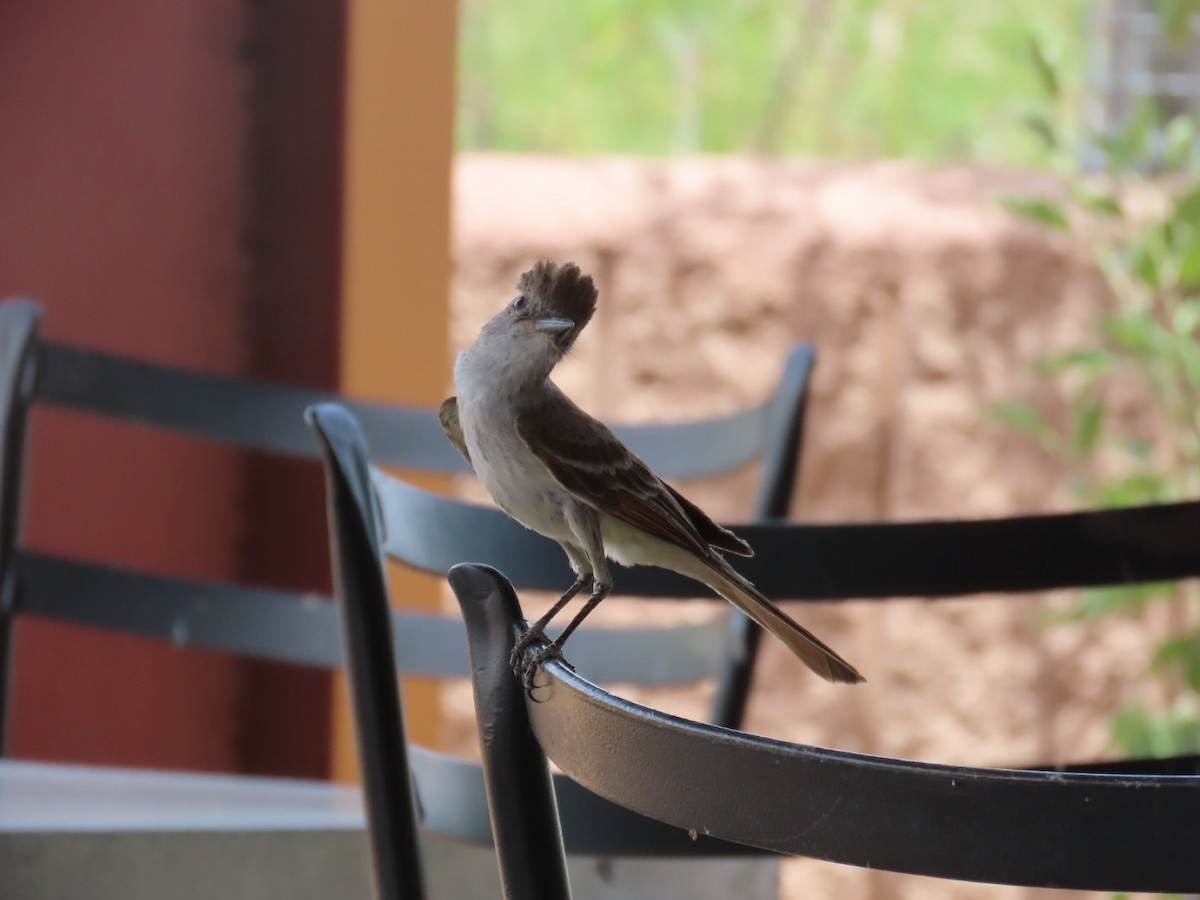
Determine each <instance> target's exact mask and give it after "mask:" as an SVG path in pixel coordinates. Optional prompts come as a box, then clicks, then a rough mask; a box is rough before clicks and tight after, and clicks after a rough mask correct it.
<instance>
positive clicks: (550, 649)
mask: <svg viewBox="0 0 1200 900" xmlns="http://www.w3.org/2000/svg"><path fill="white" fill-rule="evenodd" d="M610 590H612V585H609V584H604V583H603V582H601V581H599V580H596V579H593V580H592V594H591V596H590V597H588V599H587V603H585V604H583V609H581V610H580V611H579V612H578V614H576V616H575V618H573V619H572V620H571V621H570V622H569V623H568V624H567V627H566V628H564V629H563V630H562V634H560V635H559V636H558V637H556V638H555V639H554V640H553V641H551V642H550V643H549V644H547V645H546V646H544V647H540V648H538V649H537V650H535V651H533V652H532V653H530V654H529V655H528V656H527V657H526V658H525V660H524V669H523V671H521V672H520V675H521V683H522V684H523V685H524V686H525V690H526V691H527V692H529V691H532V690H533V688H534V684H533V676H534V675H535V674H536V673H537V670H538V669H539V668H540V667H541V666H542V664H543V663H545V662H546V661H547V660H550V659H560V658H561V657H562V648H563V644H565V643H566V642H567V638H569V637H570V636H571V632H572V631H574V630H575V629H576V628H578V627H579V626H580V624H581V623H582V622H583V620H584V619H586V618H587V617H588V614H589V613H590V612H591V611H592V610H593V609H595V608H596V606H597V605H599V603H600V601H601V600H603V599H604V598H605V597H607V596H608V592H609V591H610ZM563 662H564V663H565V664H566V665H568V666H569V665H570V663H568V662H566V660H563Z"/></svg>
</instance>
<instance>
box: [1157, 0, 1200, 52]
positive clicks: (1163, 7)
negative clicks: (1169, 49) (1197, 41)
mask: <svg viewBox="0 0 1200 900" xmlns="http://www.w3.org/2000/svg"><path fill="white" fill-rule="evenodd" d="M1195 7H1196V3H1195V0H1158V24H1159V27H1161V28H1162V33H1163V34H1164V35H1166V36H1167V39H1168V40H1170V42H1171V43H1173V44H1175V45H1179V44H1182V43H1183V42H1184V41H1186V40H1187V39H1188V37H1190V36H1191V33H1192V31H1191V28H1190V24H1191V23H1190V22H1189V18H1190V17H1191V14H1192V13H1193V12H1194V11H1195Z"/></svg>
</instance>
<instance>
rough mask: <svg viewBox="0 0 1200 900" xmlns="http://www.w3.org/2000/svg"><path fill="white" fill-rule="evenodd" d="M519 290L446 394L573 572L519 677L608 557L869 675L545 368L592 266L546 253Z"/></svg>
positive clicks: (490, 484)
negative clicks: (809, 625)
mask: <svg viewBox="0 0 1200 900" xmlns="http://www.w3.org/2000/svg"><path fill="white" fill-rule="evenodd" d="M517 290H518V291H519V292H520V293H518V295H517V297H516V298H515V299H514V300H512V302H510V303H509V304H508V306H506V307H505V308H504V310H503V311H502V312H500V313H498V314H497V315H496V316H495V317H494V318H493V319H492V320H491V321H490V322H488V323H487V324H486V325H484V326H483V328H482V329H481V330H480V332H479V337H478V338H476V339H475V343H474V344H472V345H471V346H470V347H469V348H468V349H467V350H465V351H463V352H462V353H460V354H459V356H458V362H457V363H456V364H455V366H454V383H455V386H456V387H457V389H458V396H457V397H451V398H450V399H448V400H446V401H445V402H444V403H443V404H442V408H441V412H440V417H441V421H442V425H443V427H444V428H445V429H446V434H447V435H448V436H449V438H450V440H451V441H452V442H453V443H454V445H455V446H456V447H457V448H458V449H459V450H460V451H461V452H462V454H463V455H464V456H465V457H466V458H467V461H468V462H470V463H471V465H472V467H473V468H474V469H475V474H476V475H477V476H478V477H479V480H480V481H481V482H482V483H483V486H484V487H485V488H487V490H488V492H489V493H490V494H491V495H492V498H493V499H494V500H495V501H496V503H497V504H499V506H500V508H501V509H503V510H504V511H505V512H506V513H508V514H509V515H510V516H512V517H513V518H514V519H516V520H517V521H518V522H520V523H521V524H522V525H524V526H525V527H527V528H530V529H532V530H533V531H536V532H538V533H539V534H543V535H545V536H546V537H549V538H552V539H553V540H555V541H557V542H558V543H559V544H560V545H561V546H562V548H563V550H565V551H566V554H567V557H568V558H569V560H570V563H571V568H572V569H574V570H575V574H576V576H577V577H576V579H575V583H574V584H572V585H571V587H570V588H569V589H568V590H567V592H566V593H565V594H563V595H562V597H561V598H560V599H559V600H558V602H557V603H555V604H554V605H553V607H551V609H550V610H549V612H547V613H546V614H545V615H544V616H542V618H540V619H539V620H538V621H537V622H535V623H534V624H533V626H532V628H530V630H529V631H528V632H526V634H525V635H524V637H523V638H522V639H521V640H520V641H519V642H518V644H517V646H516V647H515V648H514V650H513V668H514V669H515V670H517V671H519V672H521V673H522V675H523V678H524V682H525V686H526V687H527V688H529V687H531V686H532V683H533V681H532V679H533V675H534V673H535V671H536V669H537V667H538V666H540V665H541V664H542V663H543V662H544V661H545V660H546V659H549V658H551V657H555V656H560V655H561V650H562V645H563V644H564V642H565V641H566V639H567V638H568V637H569V636H570V634H571V632H572V631H574V630H575V629H576V628H577V627H578V626H579V623H580V622H582V621H583V619H584V618H585V617H586V616H587V615H588V613H590V612H591V611H592V609H594V608H595V606H596V604H598V603H599V602H600V601H601V600H602V599H604V597H605V596H606V595H607V594H608V592H609V590H610V588H611V587H612V577H611V575H610V574H609V569H608V560H609V559H612V560H614V561H616V562H618V563H620V564H622V565H627V566H633V565H650V566H661V567H662V568H666V569H671V570H673V571H675V572H679V573H680V574H683V575H687V576H688V577H690V578H694V579H696V580H697V581H699V582H701V583H703V584H706V585H708V586H709V587H710V588H712V589H713V590H714V591H716V592H717V593H718V594H720V595H721V596H722V597H724V598H725V599H726V600H728V601H729V602H730V603H732V604H733V605H734V606H736V607H737V608H738V609H740V610H742V611H743V612H744V613H745V614H746V615H748V616H749V617H750V618H751V619H753V620H754V621H755V622H757V623H758V624H759V625H761V626H762V627H763V628H765V629H766V630H767V631H769V632H771V634H773V635H775V637H777V638H779V640H781V641H783V643H784V644H786V645H787V646H788V648H789V649H791V651H792V652H793V653H795V654H796V655H797V656H798V657H800V659H801V660H802V661H803V662H804V663H805V664H806V665H807V666H808V667H809V668H811V669H812V670H813V671H814V672H816V673H817V674H818V675H820V676H821V677H822V678H824V679H826V680H827V681H837V682H848V683H854V682H859V681H862V680H863V678H862V676H861V675H859V674H858V672H857V671H855V669H854V667H853V666H851V665H850V664H849V663H847V662H846V661H845V660H844V659H842V658H841V657H840V656H838V655H837V653H835V652H834V651H833V650H832V649H830V648H829V647H828V646H826V645H825V644H823V643H822V642H821V641H820V640H818V639H817V638H816V637H814V636H813V635H812V634H810V633H809V632H808V631H806V630H805V629H804V628H802V627H801V626H800V625H798V624H796V622H794V621H792V619H791V618H790V617H789V616H787V615H786V614H785V613H784V612H783V611H781V610H780V609H779V608H778V607H776V606H775V605H774V604H773V603H772V602H771V601H770V600H768V599H767V598H766V597H765V596H763V595H762V594H761V593H760V592H759V591H758V590H757V589H756V588H755V587H754V585H752V584H751V583H750V582H749V581H747V580H746V579H745V578H743V577H742V576H741V575H739V574H738V573H737V572H735V571H734V570H733V568H732V567H731V566H730V565H729V563H727V562H726V561H725V559H724V557H722V556H721V551H726V552H728V553H735V554H737V555H739V556H750V555H752V554H753V552H754V551H753V550H751V549H750V546H749V545H748V544H747V543H746V542H745V541H743V540H742V539H741V538H739V537H738V536H737V535H735V534H733V533H732V532H730V531H727V530H726V529H724V528H722V527H721V526H719V525H717V524H716V523H714V522H713V521H712V519H710V518H709V517H708V516H707V515H705V514H704V513H703V512H702V511H701V510H700V509H699V508H698V507H696V506H695V505H694V504H692V503H691V502H689V501H688V500H687V499H685V498H684V497H683V496H682V495H681V494H680V493H679V492H678V491H676V490H675V489H674V488H672V487H671V486H670V485H668V484H666V483H665V482H663V481H662V480H661V479H659V478H658V476H656V475H655V474H654V473H653V472H651V471H650V469H649V467H648V466H647V465H646V464H645V463H644V462H642V461H641V460H640V459H638V458H637V457H636V456H634V455H633V453H631V452H630V451H629V449H628V448H627V447H626V446H625V445H624V444H622V443H621V441H620V440H619V439H618V438H617V437H616V435H614V434H613V433H612V432H611V431H610V430H609V429H608V428H607V427H606V426H605V425H604V424H602V423H601V422H598V421H597V420H596V419H593V418H592V417H591V416H589V415H588V414H587V413H585V412H584V411H583V410H581V409H580V408H579V407H578V406H576V405H575V404H574V403H572V402H571V401H570V400H569V399H568V398H567V396H566V395H565V394H563V392H562V391H560V390H559V389H558V387H557V386H556V385H555V384H554V383H553V382H552V381H551V380H550V372H551V371H552V370H553V369H554V367H555V365H557V363H558V361H559V360H560V359H562V358H563V356H564V355H565V354H566V352H567V351H568V350H569V349H570V348H571V345H572V344H574V342H575V338H576V337H578V335H579V332H580V331H582V330H583V327H584V326H585V325H587V323H588V321H589V320H590V319H591V318H592V314H593V313H594V312H595V310H596V288H595V285H593V284H592V279H591V278H590V277H588V276H585V275H583V274H582V273H581V272H580V271H579V267H578V266H576V265H574V264H567V265H563V266H558V265H556V264H554V263H551V262H539V263H537V264H536V265H535V266H534V267H533V268H532V269H530V270H529V271H528V272H526V273H525V274H523V275H522V276H521V279H520V281H519V282H518V284H517ZM585 587H590V589H591V595H590V597H589V598H588V600H587V602H586V603H585V604H584V607H583V609H582V610H581V611H580V612H579V614H578V615H577V616H576V617H575V618H574V619H572V620H571V622H570V624H568V625H567V627H566V628H565V629H564V630H563V632H562V634H560V635H559V637H558V638H557V639H556V640H555V641H554V642H553V643H551V644H548V645H547V646H545V647H543V648H542V649H541V650H539V651H538V652H536V653H532V654H529V655H528V657H526V650H527V649H528V647H529V645H530V644H531V643H532V642H533V641H535V640H538V639H543V640H544V639H545V633H544V629H545V627H546V625H547V624H548V623H549V622H550V620H551V619H552V618H553V617H554V615H555V614H556V613H558V612H559V611H560V610H561V609H562V608H563V607H564V606H566V604H567V603H568V602H569V601H570V600H571V598H572V597H574V596H575V595H576V594H578V593H579V592H580V591H581V590H583V589H584V588H585Z"/></svg>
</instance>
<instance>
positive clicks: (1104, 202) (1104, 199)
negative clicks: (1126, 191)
mask: <svg viewBox="0 0 1200 900" xmlns="http://www.w3.org/2000/svg"><path fill="white" fill-rule="evenodd" d="M1075 199H1076V200H1078V201H1079V203H1080V204H1081V205H1082V206H1084V207H1086V208H1087V209H1088V210H1090V211H1091V212H1094V213H1099V214H1100V215H1104V216H1112V217H1114V218H1124V216H1125V210H1124V209H1123V208H1122V207H1121V201H1119V200H1118V199H1117V198H1116V196H1115V195H1113V194H1111V193H1109V192H1108V191H1106V190H1104V189H1103V188H1101V187H1097V186H1096V185H1094V184H1091V183H1089V182H1086V181H1082V182H1080V183H1079V184H1078V185H1076V187H1075Z"/></svg>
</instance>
